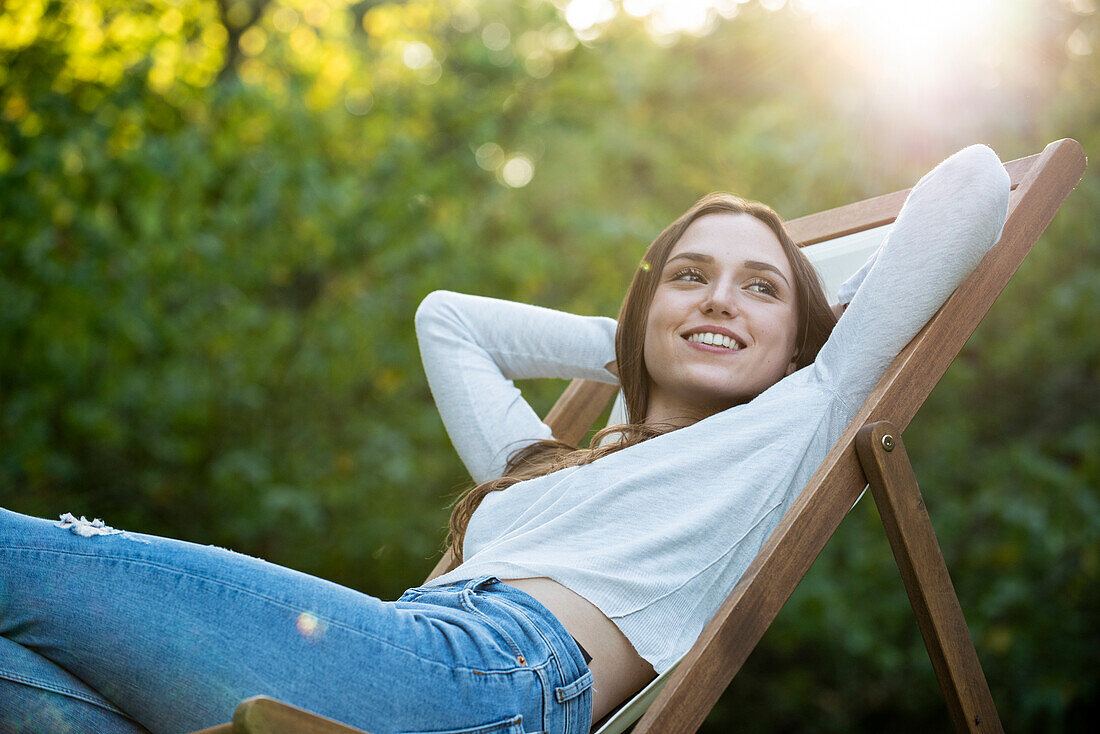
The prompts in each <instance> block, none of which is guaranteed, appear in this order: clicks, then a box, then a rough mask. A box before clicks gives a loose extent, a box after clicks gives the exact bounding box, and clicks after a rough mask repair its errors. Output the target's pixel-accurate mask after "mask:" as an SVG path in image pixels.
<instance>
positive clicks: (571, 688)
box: [554, 670, 592, 703]
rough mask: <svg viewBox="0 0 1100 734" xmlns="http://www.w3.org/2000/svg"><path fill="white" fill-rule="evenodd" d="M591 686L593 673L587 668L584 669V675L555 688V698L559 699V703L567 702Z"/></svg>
mask: <svg viewBox="0 0 1100 734" xmlns="http://www.w3.org/2000/svg"><path fill="white" fill-rule="evenodd" d="M591 687H592V673H591V672H590V671H587V670H586V671H584V675H582V676H581V677H580V678H577V680H575V681H573V682H572V683H570V684H569V685H567V686H562V687H561V688H555V689H554V698H556V699H557V701H558V703H565V702H566V701H569V700H570V699H574V698H576V697H577V696H579V695H581V694H582V693H584V692H585V691H587V690H588V689H589V688H591Z"/></svg>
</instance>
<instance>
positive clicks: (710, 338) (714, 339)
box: [684, 331, 745, 352]
mask: <svg viewBox="0 0 1100 734" xmlns="http://www.w3.org/2000/svg"><path fill="white" fill-rule="evenodd" d="M684 339H685V340H687V341H689V342H695V343H698V344H707V345H709V346H712V347H725V348H726V349H729V350H730V351H733V352H736V351H739V350H741V349H744V348H745V345H744V344H742V343H741V342H739V341H737V340H736V339H733V338H732V337H728V336H726V335H725V334H715V333H714V332H710V331H700V332H696V333H695V334H689V335H687V336H685V337H684Z"/></svg>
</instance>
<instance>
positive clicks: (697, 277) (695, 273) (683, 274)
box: [672, 268, 705, 283]
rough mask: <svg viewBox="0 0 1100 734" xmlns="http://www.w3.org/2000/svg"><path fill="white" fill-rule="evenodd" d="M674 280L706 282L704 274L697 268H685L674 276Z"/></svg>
mask: <svg viewBox="0 0 1100 734" xmlns="http://www.w3.org/2000/svg"><path fill="white" fill-rule="evenodd" d="M672 280H687V281H691V282H694V283H702V282H704V280H705V279H704V278H703V274H702V273H701V272H699V270H697V269H696V268H684V269H683V270H678V271H676V273H674V274H673V276H672Z"/></svg>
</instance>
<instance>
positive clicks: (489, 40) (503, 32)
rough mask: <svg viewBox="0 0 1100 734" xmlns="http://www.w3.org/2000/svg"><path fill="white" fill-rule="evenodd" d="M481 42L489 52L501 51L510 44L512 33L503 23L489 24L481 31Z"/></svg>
mask: <svg viewBox="0 0 1100 734" xmlns="http://www.w3.org/2000/svg"><path fill="white" fill-rule="evenodd" d="M481 42H482V43H484V44H485V48H487V49H489V50H490V51H501V50H503V49H504V48H506V47H507V46H508V44H509V43H511V42H512V32H511V31H510V30H508V26H506V25H504V24H503V23H490V24H489V25H487V26H485V27H484V28H482V29H481Z"/></svg>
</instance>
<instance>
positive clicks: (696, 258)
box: [668, 252, 791, 288]
mask: <svg viewBox="0 0 1100 734" xmlns="http://www.w3.org/2000/svg"><path fill="white" fill-rule="evenodd" d="M680 258H683V259H685V260H691V261H693V262H701V263H713V262H714V258H713V257H711V256H710V255H704V254H703V253H701V252H681V253H680V254H679V255H674V256H673V257H670V258H669V259H668V262H670V263H671V262H672V261H673V260H679V259H680ZM744 265H745V267H746V268H748V269H749V270H761V271H764V272H768V273H775V274H776V275H778V276H779V277H780V278H782V279H783V282H784V283H786V284H787V287H788V288H789V287H790V285H791V284H790V281H788V280H787V276H785V275H783V272H782V271H781V270H780V269H779V268H777V267H775V266H774V265H772V264H771V263H766V262H763V261H761V260H746V261H745V262H744Z"/></svg>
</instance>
